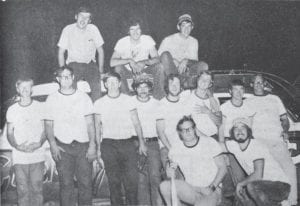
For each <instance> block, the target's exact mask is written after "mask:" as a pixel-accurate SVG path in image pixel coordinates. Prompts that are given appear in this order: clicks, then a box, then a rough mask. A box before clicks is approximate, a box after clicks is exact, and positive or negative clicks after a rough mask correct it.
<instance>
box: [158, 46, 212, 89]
mask: <svg viewBox="0 0 300 206" xmlns="http://www.w3.org/2000/svg"><path fill="white" fill-rule="evenodd" d="M160 61H161V64H162V65H163V67H164V71H165V72H166V75H169V74H178V68H177V67H176V66H175V64H174V61H173V57H172V55H171V53H170V52H163V53H162V54H161V56H160ZM204 70H208V66H207V64H206V63H205V62H203V61H196V60H188V63H187V69H186V71H185V72H184V73H183V74H181V75H180V78H181V82H182V87H183V89H194V88H196V86H197V82H196V80H197V75H198V74H199V73H200V72H201V71H204Z"/></svg>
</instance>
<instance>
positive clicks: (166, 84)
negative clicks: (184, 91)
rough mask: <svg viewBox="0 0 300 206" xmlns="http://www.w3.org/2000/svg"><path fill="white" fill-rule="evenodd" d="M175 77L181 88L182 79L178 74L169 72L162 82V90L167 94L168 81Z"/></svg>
mask: <svg viewBox="0 0 300 206" xmlns="http://www.w3.org/2000/svg"><path fill="white" fill-rule="evenodd" d="M175 78H177V79H179V84H180V88H182V85H181V82H182V81H181V78H180V76H179V74H169V75H168V76H167V78H166V79H165V83H164V90H165V92H166V93H167V94H168V93H169V81H174V79H175Z"/></svg>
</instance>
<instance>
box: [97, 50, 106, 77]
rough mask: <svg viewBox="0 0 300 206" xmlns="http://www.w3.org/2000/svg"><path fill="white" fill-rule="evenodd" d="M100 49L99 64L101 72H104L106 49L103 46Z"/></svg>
mask: <svg viewBox="0 0 300 206" xmlns="http://www.w3.org/2000/svg"><path fill="white" fill-rule="evenodd" d="M97 51H98V64H99V72H100V74H102V73H104V70H103V65H104V51H103V47H102V46H101V47H100V48H98V49H97Z"/></svg>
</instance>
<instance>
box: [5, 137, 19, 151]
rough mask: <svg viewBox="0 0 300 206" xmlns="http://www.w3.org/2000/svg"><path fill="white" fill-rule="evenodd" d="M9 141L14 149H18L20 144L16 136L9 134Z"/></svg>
mask: <svg viewBox="0 0 300 206" xmlns="http://www.w3.org/2000/svg"><path fill="white" fill-rule="evenodd" d="M7 140H8V142H9V144H10V145H11V146H12V147H14V148H16V149H17V147H18V144H17V142H16V139H15V136H14V134H7Z"/></svg>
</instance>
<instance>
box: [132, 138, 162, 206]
mask: <svg viewBox="0 0 300 206" xmlns="http://www.w3.org/2000/svg"><path fill="white" fill-rule="evenodd" d="M146 146H147V160H146V164H145V166H144V168H143V169H142V170H141V171H140V172H139V186H138V203H139V205H161V202H162V201H161V200H160V197H159V191H158V190H159V184H160V182H161V174H160V170H161V167H162V165H161V160H160V150H159V145H158V141H153V142H146Z"/></svg>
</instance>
